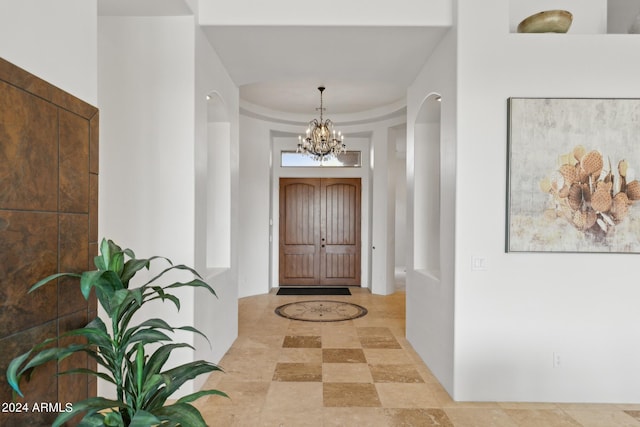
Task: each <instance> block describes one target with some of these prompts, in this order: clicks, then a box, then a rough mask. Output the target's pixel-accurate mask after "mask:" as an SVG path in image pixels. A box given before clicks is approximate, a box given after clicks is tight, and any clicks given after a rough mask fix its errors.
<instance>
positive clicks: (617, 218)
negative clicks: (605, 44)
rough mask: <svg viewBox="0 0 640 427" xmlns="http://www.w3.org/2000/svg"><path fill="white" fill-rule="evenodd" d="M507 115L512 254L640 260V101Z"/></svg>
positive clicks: (557, 101)
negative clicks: (605, 255) (575, 254)
mask: <svg viewBox="0 0 640 427" xmlns="http://www.w3.org/2000/svg"><path fill="white" fill-rule="evenodd" d="M508 110H509V118H508V119H509V132H508V133H509V135H508V140H509V141H508V186H507V187H508V189H507V191H508V195H507V197H508V201H507V216H508V219H507V220H508V224H507V251H510V252H610V253H640V182H639V181H638V178H640V100H638V99H584V98H509V101H508Z"/></svg>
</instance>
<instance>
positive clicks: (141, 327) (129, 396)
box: [7, 239, 227, 427]
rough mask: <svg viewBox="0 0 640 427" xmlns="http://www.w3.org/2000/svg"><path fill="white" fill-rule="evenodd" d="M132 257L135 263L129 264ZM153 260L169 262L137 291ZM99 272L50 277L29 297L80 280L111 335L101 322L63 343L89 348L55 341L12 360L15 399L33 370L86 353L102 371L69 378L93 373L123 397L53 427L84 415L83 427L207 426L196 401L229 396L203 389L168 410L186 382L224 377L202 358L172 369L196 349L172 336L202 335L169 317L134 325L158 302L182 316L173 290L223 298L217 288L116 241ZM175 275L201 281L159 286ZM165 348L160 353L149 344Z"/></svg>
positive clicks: (67, 415) (106, 246)
mask: <svg viewBox="0 0 640 427" xmlns="http://www.w3.org/2000/svg"><path fill="white" fill-rule="evenodd" d="M127 258H128V259H127ZM154 260H160V261H163V262H166V263H167V264H168V267H166V268H165V269H164V270H162V272H160V274H158V275H157V276H155V277H153V278H152V279H151V280H150V281H149V282H147V283H145V284H144V285H142V286H140V287H138V288H130V287H129V283H130V281H131V279H132V278H133V277H134V275H135V274H136V273H137V272H139V271H140V270H142V269H143V268H146V269H149V266H150V263H151V262H152V261H154ZM94 262H95V266H96V268H97V270H95V271H86V272H84V273H82V274H76V273H59V274H54V275H51V276H49V277H46V278H44V279H42V280H41V281H39V282H38V283H36V284H35V285H33V286H32V287H31V289H30V290H29V292H33V291H35V290H36V289H38V288H40V287H41V286H43V285H45V284H47V283H48V282H51V281H53V280H55V279H57V278H59V277H63V276H67V277H69V276H70V277H77V278H80V290H81V292H82V295H83V296H84V297H85V299H88V298H89V295H90V292H91V290H92V289H93V290H95V293H96V297H97V299H98V302H99V303H100V305H101V306H102V308H103V309H104V312H105V313H106V315H107V316H108V317H109V320H110V321H111V330H110V331H109V330H108V329H107V326H106V324H105V323H104V322H103V321H102V319H101V318H100V317H96V318H95V319H93V320H91V321H90V322H89V323H88V324H87V326H85V327H84V328H80V329H76V330H72V331H69V332H67V333H65V334H63V335H61V336H60V337H61V338H62V337H77V336H80V337H83V338H84V339H86V342H85V343H84V344H71V345H69V346H67V347H55V348H51V347H50V345H51V344H52V343H55V342H56V341H57V339H58V338H50V339H47V340H45V341H43V342H42V343H40V344H38V345H36V346H34V347H33V348H32V349H31V350H29V351H28V352H26V353H24V354H22V355H20V356H18V357H16V358H15V359H13V360H12V361H11V362H10V364H9V366H8V368H7V381H8V382H9V385H10V386H11V387H12V388H13V390H14V391H15V393H17V394H18V395H20V396H22V397H24V396H23V394H22V392H21V391H20V380H21V378H23V377H25V376H27V377H28V376H29V375H30V373H31V371H32V370H33V368H35V367H37V366H40V365H42V364H44V363H47V362H49V361H52V360H57V361H58V362H59V361H60V360H62V359H64V358H66V357H68V356H70V355H72V354H74V353H78V352H84V353H87V354H88V355H89V357H91V358H93V359H95V360H96V361H97V364H98V365H100V366H102V367H103V368H104V369H103V370H102V371H94V370H92V369H87V368H78V369H71V370H68V371H65V372H62V373H61V375H62V374H89V375H93V376H96V377H98V378H101V379H103V380H105V381H108V382H110V383H113V384H114V385H115V387H116V399H115V400H114V399H107V398H104V397H91V398H88V399H85V400H82V401H80V402H76V403H74V404H73V409H72V410H71V411H69V412H63V413H61V414H60V415H59V416H58V417H57V418H56V420H55V422H54V423H53V426H54V427H55V426H61V425H63V423H65V422H66V421H67V420H69V419H71V418H73V417H74V416H76V415H78V414H82V413H84V414H85V415H84V418H83V419H82V421H81V424H80V425H81V426H102V425H105V426H131V427H133V426H145V427H148V426H185V427H197V426H206V423H205V421H204V419H203V418H202V415H201V414H200V411H198V409H196V408H195V407H194V406H192V405H191V402H193V401H195V400H197V399H199V398H200V397H203V396H206V395H221V396H227V395H226V394H225V393H223V392H221V391H218V390H203V391H198V392H196V393H192V394H189V395H188V396H184V397H182V398H180V399H178V400H177V401H176V402H174V403H172V404H169V405H167V400H168V399H169V398H170V396H171V395H172V394H173V393H174V392H175V391H176V390H178V388H179V387H180V386H182V385H183V384H184V383H185V382H187V381H190V380H192V379H193V378H195V377H197V376H199V375H201V374H206V373H209V372H212V371H220V370H221V369H220V367H218V366H217V365H215V364H213V363H210V362H206V361H203V360H198V361H194V362H190V363H186V364H183V365H180V366H177V367H174V368H170V369H165V363H166V362H167V360H168V359H169V356H170V355H171V352H172V351H173V350H175V349H179V348H184V347H188V348H192V349H193V347H192V346H191V345H189V344H185V343H173V342H172V341H173V340H172V339H171V338H170V337H169V336H168V335H167V333H170V332H173V331H175V330H183V331H190V332H194V333H197V334H199V335H202V336H203V337H205V338H206V336H204V334H202V333H201V332H200V331H198V330H197V329H195V328H193V327H191V326H182V327H178V328H174V327H171V326H169V325H168V324H167V322H165V321H164V320H162V319H159V318H152V319H148V320H145V321H143V322H142V323H138V324H135V325H131V321H132V318H133V316H134V314H136V313H137V312H138V311H139V310H140V308H141V307H142V306H143V305H144V304H146V303H148V302H150V301H154V300H160V301H162V302H166V301H170V302H171V303H173V304H174V305H175V306H176V308H177V309H178V310H180V300H179V299H178V297H176V296H175V295H173V294H171V293H170V292H171V290H173V289H177V288H181V287H194V288H204V289H206V290H207V291H209V292H211V294H213V295H214V296H215V295H216V294H215V292H214V290H213V288H211V286H209V285H208V284H207V283H205V282H204V281H203V280H201V277H200V276H199V275H198V273H197V272H196V271H195V270H193V269H192V268H190V267H187V266H185V265H173V263H172V262H171V261H170V260H169V259H168V258H164V257H159V256H154V257H151V258H148V259H137V258H136V257H135V254H134V253H133V251H132V250H130V249H124V250H123V249H121V248H120V247H119V246H118V245H116V244H115V243H114V242H112V241H111V240H106V239H104V240H103V241H102V243H101V246H100V255H98V256H96V257H95V260H94ZM173 270H186V271H188V272H191V273H193V275H194V276H195V277H196V278H194V279H193V280H191V281H188V282H174V283H171V284H169V285H165V286H161V285H158V284H157V283H158V279H160V278H161V277H163V276H164V275H165V274H166V273H168V272H170V271H173ZM153 344H160V346H159V348H157V349H156V350H155V351H154V352H152V353H150V354H149V352H148V350H147V346H148V345H153Z"/></svg>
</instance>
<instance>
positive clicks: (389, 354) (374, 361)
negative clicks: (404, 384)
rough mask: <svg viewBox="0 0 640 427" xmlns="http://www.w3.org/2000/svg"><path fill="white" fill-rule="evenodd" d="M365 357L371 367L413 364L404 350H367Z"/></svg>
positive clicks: (365, 350)
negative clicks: (387, 364) (386, 364)
mask: <svg viewBox="0 0 640 427" xmlns="http://www.w3.org/2000/svg"><path fill="white" fill-rule="evenodd" d="M364 356H365V358H366V359H367V363H369V364H370V365H380V364H385V363H390V364H400V365H402V364H407V363H411V358H409V356H407V353H406V352H405V351H404V350H396V349H387V348H385V349H379V348H365V349H364Z"/></svg>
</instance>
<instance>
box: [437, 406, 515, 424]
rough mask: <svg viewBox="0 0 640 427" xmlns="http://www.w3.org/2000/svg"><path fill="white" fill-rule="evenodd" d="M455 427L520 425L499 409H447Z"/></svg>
mask: <svg viewBox="0 0 640 427" xmlns="http://www.w3.org/2000/svg"><path fill="white" fill-rule="evenodd" d="M444 411H445V412H446V413H447V416H448V417H449V420H451V422H452V423H453V425H454V426H455V427H518V424H517V423H516V422H515V421H514V420H513V419H512V418H511V417H509V415H507V414H506V413H505V412H504V411H503V410H502V409H499V408H445V410H444Z"/></svg>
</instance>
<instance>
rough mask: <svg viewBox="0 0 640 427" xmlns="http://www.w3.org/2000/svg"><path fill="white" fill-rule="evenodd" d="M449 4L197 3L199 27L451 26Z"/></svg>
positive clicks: (330, 0)
mask: <svg viewBox="0 0 640 427" xmlns="http://www.w3.org/2000/svg"><path fill="white" fill-rule="evenodd" d="M451 4H452V0H439V1H431V2H425V1H421V0H396V1H394V2H389V1H383V0H375V1H371V0H369V1H364V0H357V1H356V0H352V1H349V2H345V1H342V0H325V1H324V2H323V3H322V13H313V12H312V11H311V7H310V6H309V5H310V3H306V4H302V3H301V2H300V1H297V0H273V1H270V2H255V1H251V0H235V1H216V0H200V3H199V11H200V24H201V25H329V26H334V25H357V26H360V25H383V26H390V25H399V26H412V25H413V26H422V25H433V26H448V25H451V10H452V6H451Z"/></svg>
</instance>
